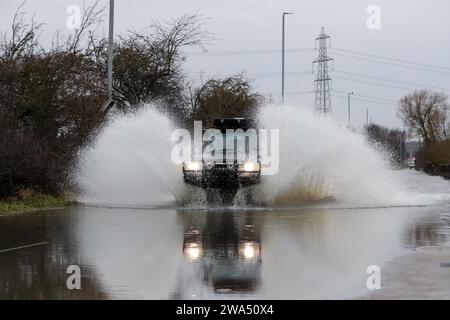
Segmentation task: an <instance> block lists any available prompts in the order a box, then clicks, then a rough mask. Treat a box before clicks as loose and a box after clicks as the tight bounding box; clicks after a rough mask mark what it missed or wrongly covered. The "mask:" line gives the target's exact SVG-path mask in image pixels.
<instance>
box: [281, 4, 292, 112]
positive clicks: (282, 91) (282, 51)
mask: <svg viewBox="0 0 450 320" xmlns="http://www.w3.org/2000/svg"><path fill="white" fill-rule="evenodd" d="M287 14H293V13H292V12H283V19H282V20H283V22H282V36H281V103H282V104H284V20H285V16H286V15H287Z"/></svg>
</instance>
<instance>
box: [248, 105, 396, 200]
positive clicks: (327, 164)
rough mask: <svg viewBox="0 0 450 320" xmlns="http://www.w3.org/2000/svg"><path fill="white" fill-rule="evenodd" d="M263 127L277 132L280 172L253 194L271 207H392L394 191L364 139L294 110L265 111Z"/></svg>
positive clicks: (276, 108) (388, 174)
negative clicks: (328, 202)
mask: <svg viewBox="0 0 450 320" xmlns="http://www.w3.org/2000/svg"><path fill="white" fill-rule="evenodd" d="M260 119H261V125H262V127H266V128H278V129H279V130H280V169H279V172H278V174H277V175H275V176H267V177H264V182H263V183H262V184H261V186H258V188H256V189H257V192H258V193H261V194H262V197H263V199H265V201H267V202H269V203H271V204H272V205H282V206H283V205H284V206H286V205H297V204H301V203H305V202H315V201H323V200H327V199H335V200H336V201H338V202H339V203H341V204H346V205H351V206H355V205H357V206H365V205H367V206H373V205H384V204H392V203H393V202H395V201H397V199H395V196H396V194H397V192H398V190H399V186H398V185H397V183H396V182H395V181H394V179H393V178H392V175H391V172H390V170H389V165H388V162H387V160H386V158H385V156H384V155H383V154H382V153H381V152H377V151H376V150H374V149H373V148H371V147H370V146H369V145H368V143H367V141H366V139H365V137H364V136H363V135H361V134H357V133H353V132H350V131H349V130H347V128H345V127H342V126H339V125H338V124H336V123H335V122H333V121H332V120H331V119H329V118H321V117H319V116H317V115H315V114H313V113H312V112H310V111H308V110H305V109H302V108H300V107H294V106H283V107H280V106H276V105H272V106H267V107H266V108H265V109H264V110H263V111H262V114H261V116H260Z"/></svg>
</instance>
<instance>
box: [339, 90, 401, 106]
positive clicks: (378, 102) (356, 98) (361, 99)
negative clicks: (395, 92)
mask: <svg viewBox="0 0 450 320" xmlns="http://www.w3.org/2000/svg"><path fill="white" fill-rule="evenodd" d="M331 94H332V95H333V96H334V97H337V98H342V99H347V95H342V94H336V93H331ZM352 100H358V101H362V102H369V103H374V104H381V105H386V106H391V107H396V106H397V105H396V104H393V103H387V102H382V101H379V100H371V99H365V98H358V97H354V98H352Z"/></svg>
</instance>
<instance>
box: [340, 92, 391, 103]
mask: <svg viewBox="0 0 450 320" xmlns="http://www.w3.org/2000/svg"><path fill="white" fill-rule="evenodd" d="M333 91H334V92H337V93H342V94H347V92H346V91H340V90H333ZM355 96H357V97H363V98H368V99H376V100H381V101H387V102H392V103H397V101H396V100H392V99H386V98H380V97H375V96H369V95H364V94H360V93H357V94H355Z"/></svg>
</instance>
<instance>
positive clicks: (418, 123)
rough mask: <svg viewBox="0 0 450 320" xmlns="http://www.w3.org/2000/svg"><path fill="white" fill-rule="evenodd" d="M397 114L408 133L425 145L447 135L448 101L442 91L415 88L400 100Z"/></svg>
mask: <svg viewBox="0 0 450 320" xmlns="http://www.w3.org/2000/svg"><path fill="white" fill-rule="evenodd" d="M399 115H400V117H401V118H402V120H403V122H404V124H405V125H406V126H407V128H408V130H409V133H410V134H413V135H415V136H418V137H421V138H422V139H423V141H424V143H425V144H427V145H428V144H431V143H436V142H438V141H441V140H442V139H445V138H447V137H448V125H449V123H448V122H449V121H448V103H447V96H446V95H445V94H443V93H438V92H432V91H430V90H424V89H423V90H416V91H414V92H413V93H412V94H409V95H406V96H405V97H403V98H402V99H401V100H400V108H399Z"/></svg>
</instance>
